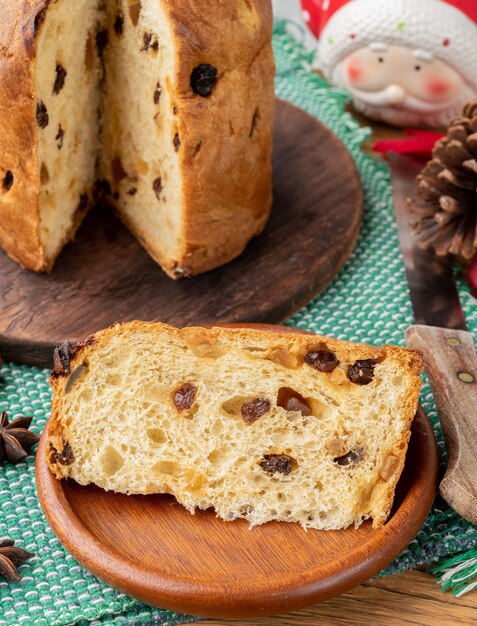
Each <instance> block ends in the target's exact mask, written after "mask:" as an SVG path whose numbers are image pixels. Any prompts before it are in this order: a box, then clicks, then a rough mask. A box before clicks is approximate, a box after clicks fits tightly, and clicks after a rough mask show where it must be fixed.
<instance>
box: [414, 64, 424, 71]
mask: <svg viewBox="0 0 477 626" xmlns="http://www.w3.org/2000/svg"><path fill="white" fill-rule="evenodd" d="M414 69H415V70H416V72H420V71H421V70H422V65H415V66H414Z"/></svg>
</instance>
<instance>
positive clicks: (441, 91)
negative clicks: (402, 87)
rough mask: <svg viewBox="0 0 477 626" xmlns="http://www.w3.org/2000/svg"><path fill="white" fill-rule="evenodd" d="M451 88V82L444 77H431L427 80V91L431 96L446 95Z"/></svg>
mask: <svg viewBox="0 0 477 626" xmlns="http://www.w3.org/2000/svg"><path fill="white" fill-rule="evenodd" d="M451 90H452V86H451V84H450V83H449V82H448V81H447V80H444V79H443V78H431V79H430V80H428V81H427V82H426V91H427V93H428V94H430V95H431V96H437V97H439V96H441V97H442V96H446V95H447V94H448V93H450V92H451Z"/></svg>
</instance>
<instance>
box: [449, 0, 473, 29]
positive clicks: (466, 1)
mask: <svg viewBox="0 0 477 626" xmlns="http://www.w3.org/2000/svg"><path fill="white" fill-rule="evenodd" d="M444 1H445V2H447V4H451V5H452V6H453V7H455V8H456V9H459V10H460V11H462V13H465V14H466V15H467V17H468V18H469V19H470V20H472V21H473V22H474V23H475V24H477V2H476V1H475V0H444Z"/></svg>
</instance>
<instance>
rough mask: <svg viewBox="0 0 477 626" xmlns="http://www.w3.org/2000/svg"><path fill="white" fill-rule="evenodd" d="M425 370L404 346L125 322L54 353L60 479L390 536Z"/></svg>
mask: <svg viewBox="0 0 477 626" xmlns="http://www.w3.org/2000/svg"><path fill="white" fill-rule="evenodd" d="M421 368H422V360H421V357H420V355H419V354H418V353H416V352H413V351H411V350H406V349H402V348H395V347H389V346H385V347H382V348H374V347H372V346H368V345H360V344H351V343H346V342H342V341H337V340H333V339H328V338H325V337H319V336H314V335H299V334H286V333H275V332H263V331H258V330H248V329H224V328H212V329H203V328H185V329H183V330H178V329H176V328H172V327H170V326H166V325H163V324H149V323H143V322H132V323H128V324H124V325H121V324H117V325H115V326H113V327H111V328H109V329H108V330H105V331H103V332H100V333H98V334H96V335H94V336H92V337H90V338H89V339H88V340H87V341H86V342H85V343H83V344H79V345H78V346H76V347H75V346H71V345H70V344H65V345H63V346H61V347H59V348H58V349H57V351H56V353H55V369H54V371H53V373H52V378H51V382H52V386H53V389H54V397H53V405H52V417H51V421H50V422H49V430H48V436H49V445H48V451H47V455H48V457H47V462H48V463H49V466H50V468H51V470H52V471H53V473H54V474H55V476H56V477H57V478H58V479H61V478H67V477H69V478H73V479H74V480H76V481H77V482H78V483H80V484H83V485H86V484H89V483H94V484H95V485H98V486H99V487H102V488H104V489H107V490H114V491H117V492H123V493H127V494H151V493H170V494H173V495H174V496H175V497H176V498H177V500H178V501H179V502H180V503H181V504H182V505H184V506H185V507H186V508H187V509H188V510H189V511H190V512H192V513H193V512H194V510H195V509H196V508H200V509H207V508H209V507H213V508H214V509H215V511H216V513H217V515H218V516H219V517H221V518H223V519H225V520H233V519H235V518H239V517H241V518H245V519H247V520H248V521H249V522H250V523H251V525H255V524H262V523H264V522H267V521H270V520H280V521H287V522H299V523H300V524H301V525H302V526H304V527H308V528H317V529H339V528H345V527H347V526H349V525H350V524H355V525H356V526H357V525H359V524H360V523H361V522H362V521H363V520H365V519H367V518H372V519H373V525H374V527H376V528H379V527H381V526H382V525H383V524H384V523H385V521H386V519H387V517H388V515H389V512H390V509H391V505H392V502H393V497H394V490H395V486H396V483H397V481H398V479H399V476H400V474H401V471H402V468H403V464H404V459H405V455H406V449H407V445H408V440H409V436H410V426H411V422H412V420H413V417H414V414H415V411H416V408H417V402H418V394H419V390H420V387H421V380H420V377H419V373H420V371H421Z"/></svg>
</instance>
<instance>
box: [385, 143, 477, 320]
mask: <svg viewBox="0 0 477 626" xmlns="http://www.w3.org/2000/svg"><path fill="white" fill-rule="evenodd" d="M387 160H388V163H389V166H390V168H391V173H392V180H393V195H394V211H395V215H396V221H397V225H398V230H399V240H400V243H401V251H402V255H403V258H404V265H405V268H406V274H407V282H408V285H409V291H410V294H411V302H412V308H413V310H414V316H415V318H416V324H425V325H427V326H440V327H441V328H456V329H460V330H466V324H465V319H464V312H463V310H462V306H461V303H460V299H459V294H458V293H457V288H456V285H455V281H454V276H453V272H452V266H451V264H450V262H449V261H448V260H447V259H446V258H442V257H437V256H435V254H434V252H433V251H432V250H422V249H421V248H419V246H418V244H417V239H416V238H415V237H414V236H413V235H412V234H411V225H410V218H411V214H410V211H409V207H408V203H407V200H408V198H414V197H415V195H416V176H417V175H418V174H419V173H420V171H421V170H422V168H423V163H422V161H419V160H417V159H413V158H411V157H408V156H402V155H400V154H395V153H392V152H390V153H388V155H387Z"/></svg>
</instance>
